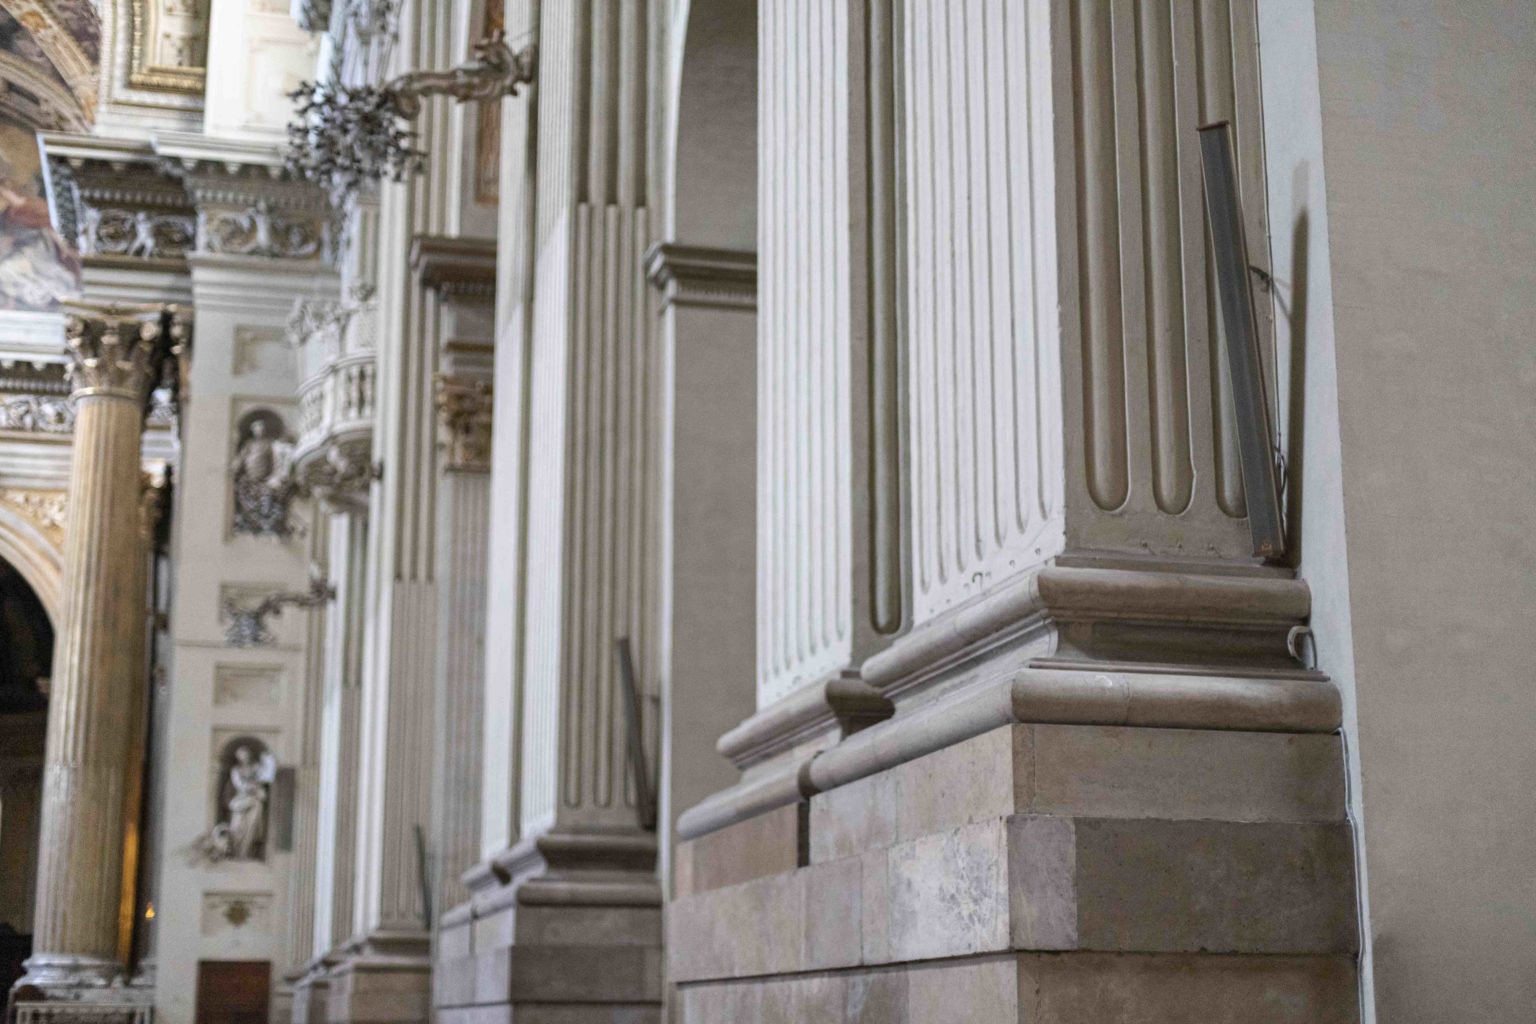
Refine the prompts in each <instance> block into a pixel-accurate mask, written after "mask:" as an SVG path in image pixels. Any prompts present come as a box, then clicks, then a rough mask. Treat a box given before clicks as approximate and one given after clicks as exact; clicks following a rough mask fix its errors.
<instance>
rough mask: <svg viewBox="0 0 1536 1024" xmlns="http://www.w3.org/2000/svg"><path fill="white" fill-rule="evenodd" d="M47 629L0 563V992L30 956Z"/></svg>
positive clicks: (27, 593) (18, 580)
mask: <svg viewBox="0 0 1536 1024" xmlns="http://www.w3.org/2000/svg"><path fill="white" fill-rule="evenodd" d="M52 674H53V625H52V623H51V622H49V620H48V612H47V610H46V609H45V608H44V607H43V602H42V600H41V599H40V598H39V597H38V595H37V594H36V593H35V592H34V591H33V590H32V587H31V586H30V585H29V584H28V583H27V581H26V579H25V578H23V577H22V575H21V573H20V572H18V571H17V570H16V568H15V567H14V566H12V565H11V564H10V563H9V562H6V561H4V560H3V559H0V986H3V988H0V990H4V991H8V990H9V989H10V986H11V984H12V983H13V982H14V981H15V980H16V979H17V978H19V977H21V975H22V967H21V964H22V961H23V960H25V959H26V958H27V956H28V955H30V953H31V949H32V908H33V901H34V898H35V893H34V891H33V890H34V888H35V886H36V884H37V842H38V829H39V825H40V824H41V822H40V816H41V810H42V793H43V749H44V744H45V742H46V739H47V733H48V680H49V678H50V677H51V676H52Z"/></svg>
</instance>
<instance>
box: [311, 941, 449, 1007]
mask: <svg viewBox="0 0 1536 1024" xmlns="http://www.w3.org/2000/svg"><path fill="white" fill-rule="evenodd" d="M427 947H428V939H427V937H426V936H425V935H419V936H418V935H412V936H410V937H400V936H391V937H389V939H388V940H387V941H384V940H380V941H375V940H368V941H365V942H361V943H356V944H355V946H354V948H353V949H352V950H350V951H349V952H347V953H346V954H345V955H343V956H342V957H341V958H340V959H339V960H338V962H337V963H336V964H335V966H333V967H331V968H330V970H329V971H328V972H327V975H326V989H325V996H324V1002H325V1020H326V1021H327V1022H328V1024H425V1022H426V1021H428V1020H429V1019H431V1016H432V998H431V992H432V963H431V959H430V957H429V956H428V952H427ZM297 1003H298V1000H297V999H295V1005H297ZM306 1012H309V1011H306Z"/></svg>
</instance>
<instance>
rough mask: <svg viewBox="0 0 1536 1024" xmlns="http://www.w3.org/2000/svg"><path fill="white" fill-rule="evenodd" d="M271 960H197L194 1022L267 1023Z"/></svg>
mask: <svg viewBox="0 0 1536 1024" xmlns="http://www.w3.org/2000/svg"><path fill="white" fill-rule="evenodd" d="M271 994H272V962H271V961H270V960H199V961H198V962H197V1010H196V1021H197V1024H267V1003H268V1000H269V999H270V998H271Z"/></svg>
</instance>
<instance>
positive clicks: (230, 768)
mask: <svg viewBox="0 0 1536 1024" xmlns="http://www.w3.org/2000/svg"><path fill="white" fill-rule="evenodd" d="M219 777H220V778H221V779H222V780H223V784H222V785H221V786H220V788H219V801H218V821H217V823H216V824H215V825H214V826H213V828H211V829H209V830H208V831H207V832H205V833H203V834H202V835H200V836H198V837H197V838H196V839H195V840H193V842H192V848H193V851H194V852H195V853H196V854H199V855H201V856H202V857H205V858H207V859H208V860H210V861H213V862H214V863H218V862H219V861H224V860H265V859H266V855H267V798H268V796H269V794H270V793H271V786H272V780H273V779H275V778H277V759H276V758H275V757H273V756H272V752H271V751H270V750H268V749H267V746H266V744H265V743H262V742H261V741H260V740H258V739H256V738H254V737H251V736H240V737H237V738H235V739H233V740H230V741H229V743H228V744H226V745H225V747H224V753H223V755H222V756H221V757H220V758H219Z"/></svg>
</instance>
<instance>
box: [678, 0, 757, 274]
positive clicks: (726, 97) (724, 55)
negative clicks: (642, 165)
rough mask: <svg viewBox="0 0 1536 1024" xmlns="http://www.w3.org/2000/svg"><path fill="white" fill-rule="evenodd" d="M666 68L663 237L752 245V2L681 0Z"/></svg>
mask: <svg viewBox="0 0 1536 1024" xmlns="http://www.w3.org/2000/svg"><path fill="white" fill-rule="evenodd" d="M673 24H674V25H675V26H678V27H679V28H680V31H678V32H676V33H674V36H673V39H674V51H673V54H672V59H671V60H670V61H669V66H670V67H671V69H672V73H671V82H670V85H671V90H672V100H673V102H672V103H671V104H670V105H669V109H670V110H671V114H672V116H671V122H670V124H669V125H668V132H667V134H668V151H669V154H668V155H669V156H670V160H668V162H667V167H668V171H669V175H668V183H667V184H668V195H669V199H670V202H669V203H668V204H667V216H668V220H669V224H668V231H667V236H668V237H669V238H671V239H672V240H674V241H677V242H682V243H685V244H688V245H698V246H711V247H716V248H721V249H746V250H753V249H756V248H757V135H758V132H757V0H680V2H679V4H678V7H677V13H676V15H675V20H674V22H673Z"/></svg>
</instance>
